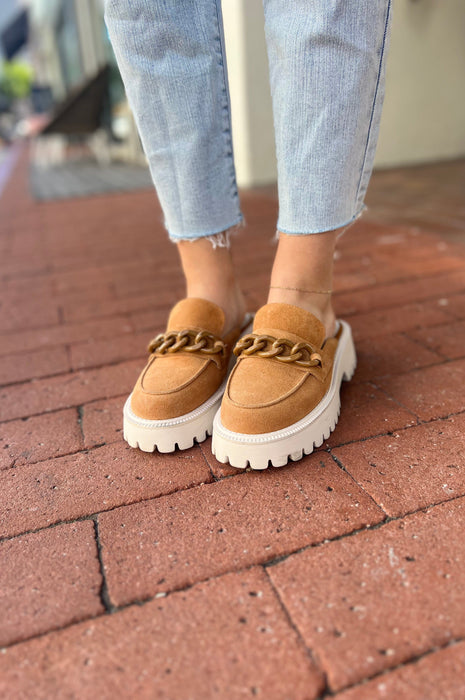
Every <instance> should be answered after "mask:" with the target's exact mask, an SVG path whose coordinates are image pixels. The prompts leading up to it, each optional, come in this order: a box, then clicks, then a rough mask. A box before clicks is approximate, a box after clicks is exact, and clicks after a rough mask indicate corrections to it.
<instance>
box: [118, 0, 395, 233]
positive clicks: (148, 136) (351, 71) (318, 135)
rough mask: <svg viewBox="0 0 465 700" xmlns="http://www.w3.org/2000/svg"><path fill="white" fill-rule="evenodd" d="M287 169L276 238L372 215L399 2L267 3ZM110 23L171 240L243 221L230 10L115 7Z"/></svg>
mask: <svg viewBox="0 0 465 700" xmlns="http://www.w3.org/2000/svg"><path fill="white" fill-rule="evenodd" d="M263 2H264V10H265V33H266V41H267V51H268V60H269V70H270V85H271V94H272V99H273V117H274V127H275V139H276V153H277V162H278V194H279V218H278V222H277V229H278V230H279V231H283V232H285V233H290V234H311V233H320V232H322V231H328V230H332V229H336V228H339V227H343V226H347V225H348V224H350V223H351V222H352V221H354V220H355V219H356V218H357V217H358V216H359V215H360V214H361V213H362V211H363V210H364V209H365V205H364V203H363V202H364V196H365V193H366V189H367V186H368V181H369V179H370V175H371V171H372V167H373V159H374V154H375V149H376V143H377V138H378V130H379V122H380V117H381V108H382V103H383V98H384V76H385V62H386V53H387V45H388V42H389V32H390V24H391V0H263ZM105 21H106V24H107V27H108V31H109V35H110V39H111V42H112V45H113V48H114V51H115V54H116V59H117V62H118V66H119V68H120V71H121V75H122V78H123V81H124V84H125V88H126V92H127V96H128V100H129V103H130V105H131V108H132V110H133V112H134V115H135V119H136V123H137V126H138V129H139V133H140V136H141V140H142V145H143V147H144V150H145V153H146V155H147V158H148V161H149V164H150V170H151V174H152V178H153V182H154V184H155V187H156V190H157V194H158V198H159V200H160V204H161V206H162V209H163V212H164V217H165V222H164V223H165V226H166V228H167V230H168V234H169V236H170V238H171V239H172V240H174V241H176V240H180V239H186V238H187V239H195V238H199V237H201V236H211V235H212V234H215V233H218V232H221V231H225V230H226V229H230V228H232V227H234V226H235V225H237V224H239V223H241V222H242V221H243V215H242V212H241V208H240V202H239V197H238V192H237V184H236V175H235V168H234V158H233V145H232V137H231V117H230V99H229V89H228V79H227V66H226V55H225V42H224V35H223V24H222V14H221V1H220V0H105Z"/></svg>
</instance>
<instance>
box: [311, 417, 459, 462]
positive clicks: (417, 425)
mask: <svg viewBox="0 0 465 700" xmlns="http://www.w3.org/2000/svg"><path fill="white" fill-rule="evenodd" d="M463 414H465V409H464V410H463V411H457V413H449V414H448V415H447V416H439V417H438V418H430V419H429V420H421V419H420V418H417V417H416V416H415V417H416V418H417V423H415V425H405V426H403V427H401V428H395V429H394V430H388V431H387V433H376V435H367V436H366V437H363V438H359V439H358V440H347V442H340V443H339V444H337V445H332V446H331V447H329V448H328V449H329V450H338V449H339V448H340V447H346V445H356V444H357V443H359V442H368V441H369V440H376V439H377V438H380V437H390V436H392V435H395V434H396V433H401V432H403V431H407V430H412V429H413V428H421V427H422V426H426V425H432V424H433V423H439V421H445V420H449V418H454V417H455V416H462V415H463ZM315 453H316V450H315Z"/></svg>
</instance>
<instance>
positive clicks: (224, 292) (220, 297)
mask: <svg viewBox="0 0 465 700" xmlns="http://www.w3.org/2000/svg"><path fill="white" fill-rule="evenodd" d="M186 296H187V297H196V298H200V299H208V301H212V302H213V303H214V304H217V305H218V306H219V307H220V308H221V309H223V311H224V317H225V318H224V330H223V334H226V333H228V332H229V331H230V330H232V329H233V328H234V327H235V326H238V325H239V324H240V323H241V321H242V319H243V318H244V315H245V312H246V302H245V299H244V295H243V294H242V291H241V289H240V287H239V285H238V284H237V282H236V281H235V280H234V281H226V280H221V281H218V282H217V283H215V284H214V283H212V282H211V281H205V282H203V283H202V282H196V283H195V284H194V283H189V282H188V281H187V292H186Z"/></svg>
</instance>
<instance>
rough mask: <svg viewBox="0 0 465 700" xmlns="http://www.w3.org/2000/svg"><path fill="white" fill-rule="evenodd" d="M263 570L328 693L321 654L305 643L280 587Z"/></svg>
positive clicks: (266, 571)
mask: <svg viewBox="0 0 465 700" xmlns="http://www.w3.org/2000/svg"><path fill="white" fill-rule="evenodd" d="M262 570H263V571H264V573H265V576H266V578H267V580H268V583H269V584H270V587H271V589H272V591H273V593H274V595H275V597H276V600H277V601H278V604H279V606H280V608H281V610H282V611H283V614H284V617H285V618H286V620H287V622H288V624H289V626H290V627H291V629H293V630H294V632H295V634H296V637H297V639H298V642H299V644H300V645H301V646H302V648H303V649H304V650H305V653H306V654H307V656H308V658H309V659H310V662H311V663H312V664H313V665H314V666H315V668H316V669H317V670H318V671H320V672H321V675H322V677H323V684H324V688H323V690H322V694H323V695H324V694H325V693H327V692H328V691H329V689H330V688H329V684H328V674H327V672H326V669H325V668H324V665H323V664H322V663H321V661H320V658H319V656H318V653H317V652H315V651H314V650H313V649H311V648H310V647H308V646H307V644H306V643H305V640H304V638H303V637H302V634H301V633H300V630H299V628H298V626H297V624H296V623H295V622H294V619H293V617H292V615H291V613H290V612H289V610H288V609H287V607H286V605H285V604H284V601H283V599H282V598H281V596H280V594H279V591H278V589H277V588H276V586H275V585H274V581H273V579H272V578H271V576H270V574H269V573H268V570H267V569H266V568H265V567H264V566H262Z"/></svg>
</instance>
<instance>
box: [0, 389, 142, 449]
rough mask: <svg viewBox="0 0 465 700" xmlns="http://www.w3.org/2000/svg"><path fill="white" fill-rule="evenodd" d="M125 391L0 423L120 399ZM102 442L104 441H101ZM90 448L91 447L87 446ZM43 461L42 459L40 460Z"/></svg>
mask: <svg viewBox="0 0 465 700" xmlns="http://www.w3.org/2000/svg"><path fill="white" fill-rule="evenodd" d="M127 395H128V394H127V392H125V393H124V394H116V395H115V396H100V397H97V398H96V399H91V400H90V401H85V402H84V403H82V404H79V403H77V404H73V405H72V406H60V407H59V408H52V409H51V410H50V411H42V413H31V415H29V416H17V417H16V418H6V419H5V420H0V425H3V424H6V423H13V421H17V420H22V421H26V420H28V419H29V418H38V417H40V416H52V415H53V414H54V413H59V412H60V411H69V410H71V409H72V408H77V406H82V407H83V408H85V407H86V406H91V405H92V404H94V403H99V402H100V401H111V400H112V399H122V398H127ZM102 444H104V443H102ZM89 449H91V448H89ZM41 461H44V460H41Z"/></svg>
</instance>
